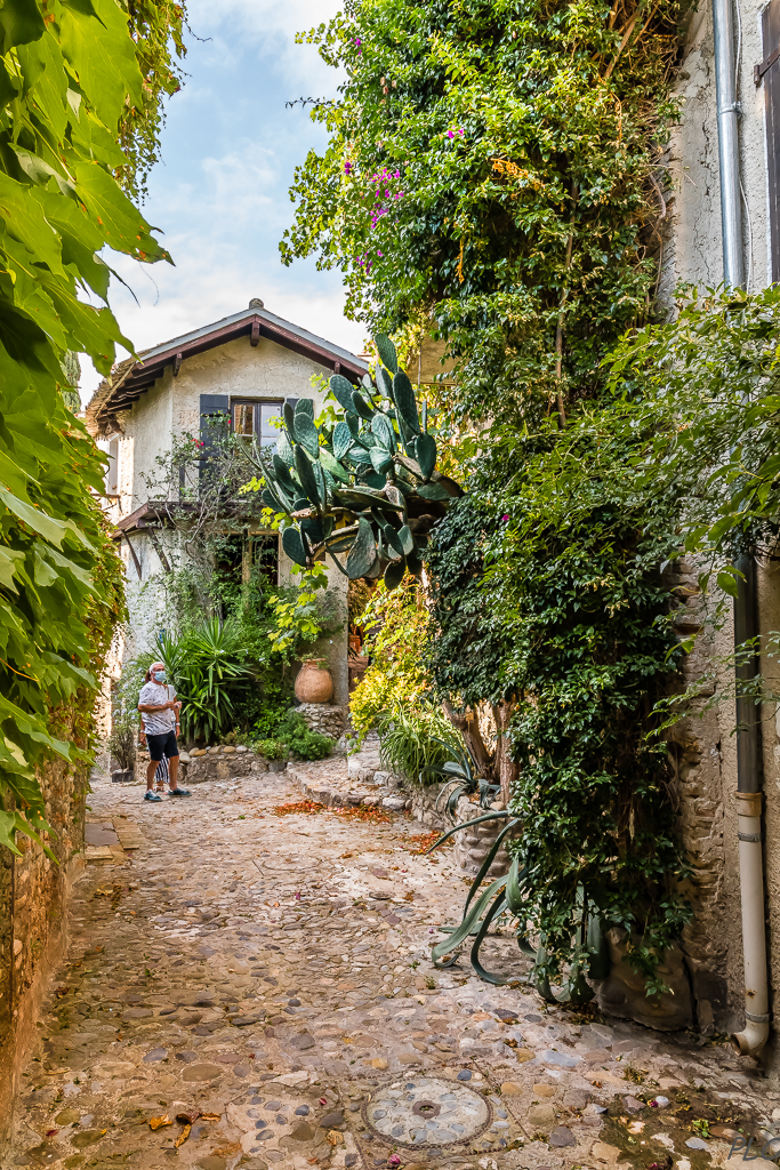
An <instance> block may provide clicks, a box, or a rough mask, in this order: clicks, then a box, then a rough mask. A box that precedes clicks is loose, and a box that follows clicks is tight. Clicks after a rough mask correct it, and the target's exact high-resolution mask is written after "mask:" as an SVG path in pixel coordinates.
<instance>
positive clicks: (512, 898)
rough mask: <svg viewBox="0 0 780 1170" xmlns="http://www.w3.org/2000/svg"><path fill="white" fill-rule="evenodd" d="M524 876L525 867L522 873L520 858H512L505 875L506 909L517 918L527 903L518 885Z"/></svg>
mask: <svg viewBox="0 0 780 1170" xmlns="http://www.w3.org/2000/svg"><path fill="white" fill-rule="evenodd" d="M525 874H526V869H525V867H523V869H522V871H521V870H520V858H519V857H513V858H512V864H511V865H510V867H509V873H508V874H507V881H506V904H507V909H508V910H510V911H511V913H512V914H516V915H518V916H519V915H520V914H522V912H523V907H524V906H525V905H526V902H527V898H526V896H525V894H524V893H523V889H522V886H521V884H520V882H521V878H522V877H524V876H525Z"/></svg>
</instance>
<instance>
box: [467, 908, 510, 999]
mask: <svg viewBox="0 0 780 1170" xmlns="http://www.w3.org/2000/svg"><path fill="white" fill-rule="evenodd" d="M504 909H506V895H505V894H504V893H503V892H502V893H500V894H499V895H498V897H497V898H496V900H495V902H494V903H493V905H492V906H491V907H490V909H489V910H488V912H487V914H486V915H485V917H484V918H483V919H482V926H481V927H480V931H479V934H478V935H477V937H476V938H475V939H474V944H473V946H472V948H471V955H470V958H471V966H472V967H473V968H474V970H475V971H476V973H477V975H478V976H479V978H480V979H483V980H484V981H485V983H492V984H494V986H496V987H501V986H502V985H503V984H504V983H506V978H505V977H504V976H503V975H494V974H493V973H492V972H490V971H486V970H485V968H484V967H483V966H482V964H481V963H480V961H479V949H480V947H481V946H482V943H483V941H484V939H485V935H486V934H487V932H488V930H489V929H490V924H491V922H492V921H493V919H494V918H495V917H496V916H497V915H498V914H500V913H501V911H502V910H504Z"/></svg>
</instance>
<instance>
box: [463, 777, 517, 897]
mask: <svg viewBox="0 0 780 1170" xmlns="http://www.w3.org/2000/svg"><path fill="white" fill-rule="evenodd" d="M492 807H494V808H498V807H499V806H498V805H494V806H492ZM486 811H487V810H486V809H483V808H480V806H479V804H477V803H473V802H472V801H470V800H469V798H468V797H467V796H461V798H460V800H459V801H458V808H457V811H456V814H455V820H456V823H457V824H465V822H466V821H471V820H474V819H475V818H476V817H478V816H480V815H481V814H482V813H484V812H486ZM505 828H506V821H504V820H495V821H484V822H483V823H482V824H481V825H472V827H471V828H470V829H465V830H463V831H461V832H460V833H456V834H455V861H456V863H457V865H458V868H459V869H460V870H462V871H463V873H465V874H467V875H468V876H469V877H476V876H477V873H478V872H479V869H480V867H481V865H482V863H483V861H484V860H485V858H486V857H487V855H488V853H489V852H490V849H491V848H492V846H493V845H494V844H495V840H496V837H497V836H498V835H499V833H500V832H501V831H502V830H503V829H505ZM519 831H520V830H518V832H519ZM510 837H511V834H510V836H509V837H505V838H504V840H503V842H502V844H501V848H500V849H499V851H498V853H497V854H496V856H495V857H494V859H493V862H492V864H491V866H490V869H489V870H488V872H487V877H488V878H489V879H491V880H492V879H493V878H497V877H501V875H502V874H504V873H506V872H507V870H508V869H509V866H510V864H511V860H512V859H511V857H510V855H509V849H508V843H509V840H510Z"/></svg>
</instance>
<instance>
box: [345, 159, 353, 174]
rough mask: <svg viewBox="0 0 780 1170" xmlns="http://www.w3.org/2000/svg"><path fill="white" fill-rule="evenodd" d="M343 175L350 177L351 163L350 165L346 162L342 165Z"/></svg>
mask: <svg viewBox="0 0 780 1170" xmlns="http://www.w3.org/2000/svg"><path fill="white" fill-rule="evenodd" d="M344 174H345V175H351V174H352V163H351V162H350V161H349V160H347V161H346V162H345V163H344Z"/></svg>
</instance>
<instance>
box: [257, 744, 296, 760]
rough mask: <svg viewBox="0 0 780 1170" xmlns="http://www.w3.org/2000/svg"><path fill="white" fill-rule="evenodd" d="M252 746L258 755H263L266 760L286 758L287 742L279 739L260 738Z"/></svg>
mask: <svg viewBox="0 0 780 1170" xmlns="http://www.w3.org/2000/svg"><path fill="white" fill-rule="evenodd" d="M254 748H255V751H256V752H257V753H258V755H261V756H264V757H265V758H266V760H286V759H287V755H288V752H287V744H286V743H284V742H283V741H282V740H281V739H260V740H258V741H257V743H255V745H254Z"/></svg>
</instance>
